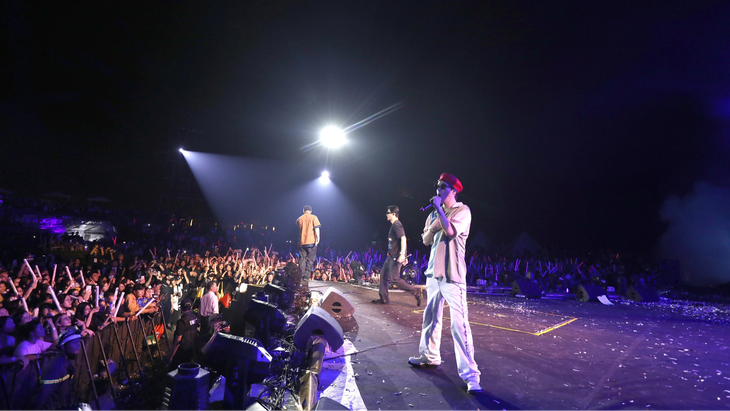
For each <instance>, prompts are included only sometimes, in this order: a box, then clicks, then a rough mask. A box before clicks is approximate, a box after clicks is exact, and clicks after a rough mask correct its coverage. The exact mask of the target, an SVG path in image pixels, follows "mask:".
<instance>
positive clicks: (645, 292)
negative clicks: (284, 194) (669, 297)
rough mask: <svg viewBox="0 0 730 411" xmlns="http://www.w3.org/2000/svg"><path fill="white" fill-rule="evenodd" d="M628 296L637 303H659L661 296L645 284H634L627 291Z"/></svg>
mask: <svg viewBox="0 0 730 411" xmlns="http://www.w3.org/2000/svg"><path fill="white" fill-rule="evenodd" d="M626 298H628V299H629V300H631V301H636V302H637V303H657V302H659V296H658V295H657V293H656V292H655V291H654V290H652V289H650V288H649V287H645V286H643V285H632V286H631V287H629V291H628V292H627V293H626Z"/></svg>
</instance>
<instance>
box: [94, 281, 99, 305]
mask: <svg viewBox="0 0 730 411" xmlns="http://www.w3.org/2000/svg"><path fill="white" fill-rule="evenodd" d="M94 307H96V308H99V286H98V285H97V286H96V304H94Z"/></svg>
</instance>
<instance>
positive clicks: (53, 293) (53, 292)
mask: <svg viewBox="0 0 730 411" xmlns="http://www.w3.org/2000/svg"><path fill="white" fill-rule="evenodd" d="M48 291H50V292H51V297H52V298H53V302H54V303H55V304H56V308H58V313H59V314H62V313H63V308H61V304H60V303H59V302H58V297H56V292H55V291H54V290H53V287H48Z"/></svg>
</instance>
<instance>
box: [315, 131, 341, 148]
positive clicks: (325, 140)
mask: <svg viewBox="0 0 730 411" xmlns="http://www.w3.org/2000/svg"><path fill="white" fill-rule="evenodd" d="M319 141H320V142H321V143H322V144H323V145H324V146H325V147H329V148H338V147H341V146H342V145H343V144H345V142H346V141H347V140H345V132H344V131H342V130H340V129H339V128H337V127H334V126H329V127H325V128H324V129H323V130H322V131H321V132H320V133H319Z"/></svg>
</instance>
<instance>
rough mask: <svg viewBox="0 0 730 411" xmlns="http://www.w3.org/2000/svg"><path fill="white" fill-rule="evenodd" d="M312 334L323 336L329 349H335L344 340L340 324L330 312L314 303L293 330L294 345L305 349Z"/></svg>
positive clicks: (340, 345)
mask: <svg viewBox="0 0 730 411" xmlns="http://www.w3.org/2000/svg"><path fill="white" fill-rule="evenodd" d="M312 334H319V335H322V336H324V339H325V340H326V341H327V344H328V345H329V346H330V350H331V351H337V350H338V349H339V348H340V347H342V344H344V342H345V340H344V338H343V336H344V332H343V331H342V327H340V324H338V323H337V321H336V320H335V318H334V317H332V315H330V313H328V312H327V311H325V310H323V309H322V308H320V307H317V306H316V305H315V306H313V307H312V308H310V309H309V311H307V313H306V314H304V316H303V317H302V318H301V319H300V320H299V323H298V324H297V328H296V330H295V331H294V345H296V347H297V348H299V349H300V350H304V349H306V348H307V343H308V342H309V337H310V336H312Z"/></svg>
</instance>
